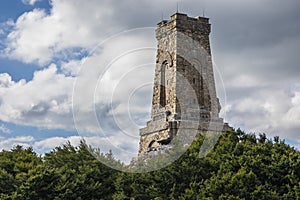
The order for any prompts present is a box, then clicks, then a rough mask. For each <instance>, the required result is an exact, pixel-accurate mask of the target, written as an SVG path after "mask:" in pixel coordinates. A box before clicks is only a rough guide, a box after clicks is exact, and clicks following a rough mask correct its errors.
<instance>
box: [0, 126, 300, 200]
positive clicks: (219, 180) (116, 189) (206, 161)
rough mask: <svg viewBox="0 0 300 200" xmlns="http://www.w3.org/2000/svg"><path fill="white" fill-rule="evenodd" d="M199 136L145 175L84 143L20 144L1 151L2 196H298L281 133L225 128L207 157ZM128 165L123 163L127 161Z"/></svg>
mask: <svg viewBox="0 0 300 200" xmlns="http://www.w3.org/2000/svg"><path fill="white" fill-rule="evenodd" d="M203 140H204V137H203V136H201V135H200V136H199V138H198V139H196V140H195V141H194V142H193V144H192V145H191V146H190V148H189V149H188V150H187V151H186V152H185V153H184V154H183V155H182V156H181V157H180V158H179V159H178V160H176V161H175V162H174V163H172V164H171V165H169V166H167V167H165V168H163V169H160V170H157V171H153V172H148V173H125V172H120V171H117V170H114V169H111V168H110V167H107V166H106V165H105V164H103V163H102V162H100V161H98V160H97V159H96V158H95V157H94V156H93V155H92V154H90V151H97V153H98V155H99V156H101V158H102V159H105V160H106V161H107V162H109V163H114V164H115V165H119V166H122V163H120V162H119V161H117V160H115V159H114V156H113V154H112V153H111V152H109V153H106V154H103V153H101V152H100V150H94V149H91V147H89V146H87V145H86V144H85V142H84V141H82V142H81V143H80V145H79V146H78V147H74V146H72V145H71V144H70V143H67V144H65V145H63V146H60V147H57V148H55V149H53V150H52V151H51V152H49V153H46V154H45V155H44V156H40V155H38V154H37V153H35V152H34V151H33V149H32V148H30V147H29V148H23V147H22V146H16V147H14V148H13V149H11V150H9V151H2V152H0V199H156V200H158V199H300V152H299V151H297V150H296V149H295V148H294V147H291V146H289V145H288V144H286V143H285V141H284V140H281V139H280V138H279V137H274V138H273V139H268V138H267V137H266V135H265V134H259V135H258V136H256V135H255V134H246V133H244V132H243V131H241V130H240V129H238V130H235V131H230V132H227V133H224V134H223V135H222V136H221V137H220V139H219V140H218V143H217V145H216V146H215V147H214V149H213V151H211V152H210V153H209V154H208V155H207V156H205V157H204V158H200V157H199V150H200V147H201V144H202V142H203ZM122 167H126V166H122Z"/></svg>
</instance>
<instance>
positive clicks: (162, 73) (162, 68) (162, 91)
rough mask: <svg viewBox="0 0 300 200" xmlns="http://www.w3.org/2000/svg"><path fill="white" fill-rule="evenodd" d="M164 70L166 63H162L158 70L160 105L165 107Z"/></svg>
mask: <svg viewBox="0 0 300 200" xmlns="http://www.w3.org/2000/svg"><path fill="white" fill-rule="evenodd" d="M166 68H167V62H166V61H165V62H163V64H162V65H161V69H160V102H159V103H160V105H161V106H162V107H165V106H166V86H167V85H166Z"/></svg>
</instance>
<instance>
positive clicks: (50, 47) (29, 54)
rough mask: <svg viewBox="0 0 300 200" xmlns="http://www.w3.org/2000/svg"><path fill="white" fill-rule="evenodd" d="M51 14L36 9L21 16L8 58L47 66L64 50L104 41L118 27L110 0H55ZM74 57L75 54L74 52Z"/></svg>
mask: <svg viewBox="0 0 300 200" xmlns="http://www.w3.org/2000/svg"><path fill="white" fill-rule="evenodd" d="M51 5H52V9H51V12H50V14H47V13H46V11H45V10H41V9H34V10H32V11H30V12H26V13H24V14H22V15H21V16H20V17H19V18H18V19H17V21H16V22H15V24H14V27H13V31H11V32H10V34H9V35H8V39H7V48H6V50H5V52H6V55H7V56H8V57H10V58H13V59H18V60H21V61H23V62H25V63H32V62H36V63H38V64H40V65H44V64H45V63H48V62H50V61H51V59H52V58H53V57H60V56H61V55H62V54H63V51H65V50H68V49H70V48H71V49H72V48H75V47H83V48H86V47H89V46H91V45H95V44H97V43H99V42H101V41H102V40H103V39H104V38H105V37H107V36H108V34H109V33H111V31H112V30H114V29H119V28H118V27H119V26H117V24H116V23H115V22H114V21H112V20H110V16H111V15H112V14H114V12H113V9H112V8H110V7H111V6H112V4H111V3H110V2H109V1H97V0H91V1H89V2H88V3H87V2H86V1H84V0H73V1H69V0H53V1H51ZM71 55H72V53H71Z"/></svg>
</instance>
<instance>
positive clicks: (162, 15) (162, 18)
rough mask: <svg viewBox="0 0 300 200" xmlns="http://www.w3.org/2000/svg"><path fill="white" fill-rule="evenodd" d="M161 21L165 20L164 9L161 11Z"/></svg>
mask: <svg viewBox="0 0 300 200" xmlns="http://www.w3.org/2000/svg"><path fill="white" fill-rule="evenodd" d="M161 21H164V11H162V12H161Z"/></svg>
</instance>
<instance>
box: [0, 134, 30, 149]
mask: <svg viewBox="0 0 300 200" xmlns="http://www.w3.org/2000/svg"><path fill="white" fill-rule="evenodd" d="M33 142H34V138H33V137H32V136H18V137H13V138H8V139H1V140H0V150H9V149H12V148H14V147H15V146H17V145H21V146H23V147H30V146H31V144H32V143H33Z"/></svg>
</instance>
